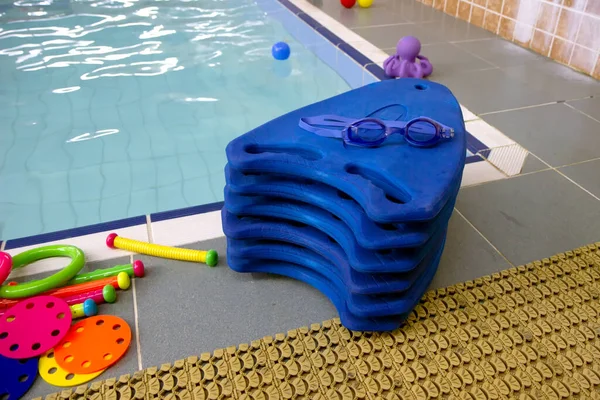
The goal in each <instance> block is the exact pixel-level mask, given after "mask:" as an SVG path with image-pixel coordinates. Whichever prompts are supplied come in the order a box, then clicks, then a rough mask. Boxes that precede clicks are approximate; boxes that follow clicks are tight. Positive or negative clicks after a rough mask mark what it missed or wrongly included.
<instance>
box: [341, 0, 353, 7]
mask: <svg viewBox="0 0 600 400" xmlns="http://www.w3.org/2000/svg"><path fill="white" fill-rule="evenodd" d="M340 3H342V5H343V6H344V7H346V8H352V7H354V5H355V4H356V0H340Z"/></svg>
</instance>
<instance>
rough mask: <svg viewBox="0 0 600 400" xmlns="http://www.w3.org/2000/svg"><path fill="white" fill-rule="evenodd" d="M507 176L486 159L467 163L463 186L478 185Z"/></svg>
mask: <svg viewBox="0 0 600 400" xmlns="http://www.w3.org/2000/svg"><path fill="white" fill-rule="evenodd" d="M504 178H506V175H504V174H503V173H502V172H500V171H498V169H496V168H495V167H494V166H493V165H491V164H490V163H488V162H486V161H480V162H476V163H470V164H467V165H465V169H464V171H463V178H462V182H461V184H460V186H461V187H466V186H472V185H478V184H480V183H485V182H491V181H497V180H499V179H504Z"/></svg>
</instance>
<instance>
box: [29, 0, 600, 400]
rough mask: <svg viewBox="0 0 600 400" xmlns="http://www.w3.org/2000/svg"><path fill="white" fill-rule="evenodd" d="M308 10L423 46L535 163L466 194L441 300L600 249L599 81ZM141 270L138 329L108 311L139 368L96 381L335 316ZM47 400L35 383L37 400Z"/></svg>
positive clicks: (412, 11) (391, 14) (283, 291)
mask: <svg viewBox="0 0 600 400" xmlns="http://www.w3.org/2000/svg"><path fill="white" fill-rule="evenodd" d="M314 4H315V5H317V6H319V7H320V8H322V9H323V10H324V11H325V12H327V13H328V14H329V15H331V16H332V17H334V18H336V19H337V20H338V21H341V22H342V23H344V24H345V25H347V26H349V27H351V28H353V30H354V31H355V32H357V33H358V34H360V35H362V36H363V37H365V38H367V39H368V40H369V41H371V42H372V43H373V44H375V45H376V46H379V47H380V48H382V49H384V50H386V51H388V52H391V51H393V48H394V46H395V42H396V40H397V39H399V38H400V37H401V36H402V35H407V34H417V35H418V36H419V37H420V38H421V39H422V40H423V41H424V43H426V45H424V46H423V54H425V55H426V56H429V57H430V59H431V61H432V63H433V65H434V74H433V75H432V76H431V79H432V80H436V81H439V82H441V83H443V84H445V85H447V86H448V87H450V89H451V90H452V91H453V92H454V93H455V95H456V96H457V98H458V99H459V101H460V102H461V103H462V104H464V105H465V106H466V107H467V108H469V109H470V110H471V111H473V112H475V113H477V114H479V115H481V116H482V118H483V119H485V120H486V121H487V122H488V123H490V124H491V125H493V126H496V127H497V128H499V129H500V130H501V131H503V132H504V133H505V134H506V135H508V136H509V137H511V138H512V139H514V140H515V141H517V142H518V143H520V144H521V145H522V146H524V147H525V148H526V149H528V150H529V151H530V152H531V153H532V154H529V156H528V158H527V161H526V163H525V167H524V168H523V171H522V175H520V176H517V177H513V178H509V179H505V180H501V181H496V182H490V183H486V184H482V185H478V186H473V187H468V188H464V189H462V190H461V193H460V195H459V198H458V201H457V204H456V211H455V213H454V215H453V217H452V219H451V221H450V227H449V232H448V241H447V244H446V249H445V252H444V255H443V258H442V261H441V264H440V267H439V271H438V274H437V275H436V277H435V280H434V282H433V285H432V286H433V287H443V286H447V285H451V284H454V283H457V282H462V281H465V280H468V279H474V278H476V277H479V276H483V275H487V274H490V273H492V272H496V271H500V270H503V269H506V268H508V267H510V266H512V265H519V264H523V263H527V262H530V261H534V260H537V259H540V258H543V257H548V256H551V255H553V254H555V253H557V252H562V251H565V250H569V249H571V248H574V247H577V246H582V245H586V244H589V243H591V242H595V241H600V82H598V81H596V80H594V79H592V78H589V77H586V76H583V75H581V74H578V73H576V72H574V71H572V70H570V69H569V68H567V67H564V66H562V65H559V64H556V63H554V62H553V61H551V60H548V59H546V58H544V57H541V56H539V55H537V54H534V53H531V52H530V51H528V50H524V49H522V48H520V47H518V46H516V45H514V44H511V43H508V42H505V41H503V40H501V39H498V38H496V37H494V36H493V35H492V34H490V33H489V32H487V31H484V30H483V29H480V28H476V27H474V26H470V25H469V24H466V23H465V22H463V21H459V20H456V19H454V18H452V17H449V16H447V15H445V14H443V13H440V12H438V11H436V10H433V9H432V8H430V7H427V6H424V5H422V4H420V3H417V2H416V1H413V0H379V1H376V2H375V3H374V5H373V7H372V8H370V9H367V10H364V9H358V7H356V8H354V9H352V10H346V9H343V8H342V7H340V5H339V2H338V1H337V0H324V1H322V2H319V1H318V0H314ZM591 96H595V97H594V98H592V97H591ZM548 103H550V104H548ZM224 246H225V242H224V239H217V240H215V241H212V242H209V243H197V244H193V245H191V247H193V248H211V247H212V248H216V249H218V250H219V251H220V253H221V254H224ZM143 260H144V261H145V263H146V264H147V271H148V273H147V276H146V277H144V278H142V279H136V283H135V288H136V303H137V324H136V321H135V315H134V303H133V296H132V294H133V290H130V291H129V292H127V293H122V294H121V297H120V299H119V302H118V303H117V304H115V305H109V306H105V311H106V312H109V313H112V314H117V315H121V316H122V317H123V318H125V319H126V320H127V321H128V322H129V323H130V324H131V326H132V327H134V330H138V332H139V355H140V359H139V360H138V356H137V354H138V347H137V344H134V345H132V348H131V349H130V351H129V353H128V355H127V357H126V358H125V359H124V360H122V361H120V362H119V363H118V364H117V366H116V367H114V368H112V369H110V370H108V371H107V372H105V373H104V374H103V375H102V376H101V377H99V378H98V379H105V378H107V377H113V376H118V375H119V374H121V373H132V372H134V371H135V370H137V369H138V368H140V367H141V368H147V367H150V366H154V365H158V364H161V363H164V362H172V361H174V360H175V359H179V358H183V357H186V356H188V355H191V354H198V353H201V352H208V351H212V350H213V349H215V348H219V347H224V346H229V345H236V344H238V343H241V342H248V341H251V340H253V339H256V338H259V337H262V336H264V335H269V334H274V333H277V332H285V331H286V330H288V329H292V328H296V327H298V326H302V325H308V324H311V323H315V322H320V321H322V320H325V319H328V318H332V317H334V316H335V315H336V313H335V309H334V307H333V306H332V305H331V304H330V303H329V301H328V300H327V299H326V298H325V297H324V296H323V295H322V294H320V293H319V292H318V291H316V290H315V289H313V288H311V287H310V286H308V285H305V284H303V283H301V282H297V281H293V280H290V279H285V278H278V277H272V276H265V275H241V274H237V273H234V272H232V271H231V270H229V269H228V268H227V267H226V260H223V261H222V262H221V264H220V265H219V266H218V267H216V268H207V267H204V266H199V265H196V264H189V263H181V262H173V261H165V260H161V259H156V258H151V257H145V258H143ZM53 389H54V388H50V387H48V386H47V385H46V384H44V383H43V382H42V381H41V380H38V382H37V383H36V386H35V387H34V391H33V393H30V394H34V395H39V394H43V393H49V392H52V391H54V390H53Z"/></svg>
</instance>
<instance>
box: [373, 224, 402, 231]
mask: <svg viewBox="0 0 600 400" xmlns="http://www.w3.org/2000/svg"><path fill="white" fill-rule="evenodd" d="M377 226H378V227H379V228H380V229H383V230H384V231H395V230H396V229H397V228H396V226H395V225H394V224H377Z"/></svg>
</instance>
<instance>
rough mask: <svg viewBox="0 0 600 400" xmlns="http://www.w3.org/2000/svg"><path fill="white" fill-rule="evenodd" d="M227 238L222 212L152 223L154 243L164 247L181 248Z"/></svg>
mask: <svg viewBox="0 0 600 400" xmlns="http://www.w3.org/2000/svg"><path fill="white" fill-rule="evenodd" d="M221 236H225V235H224V233H223V225H222V224H221V211H212V212H209V213H204V214H197V215H191V216H189V217H181V218H174V219H169V220H166V221H159V222H152V242H153V243H157V244H162V245H164V246H180V245H183V244H189V243H194V242H199V241H202V240H208V239H214V238H217V237H221Z"/></svg>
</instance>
